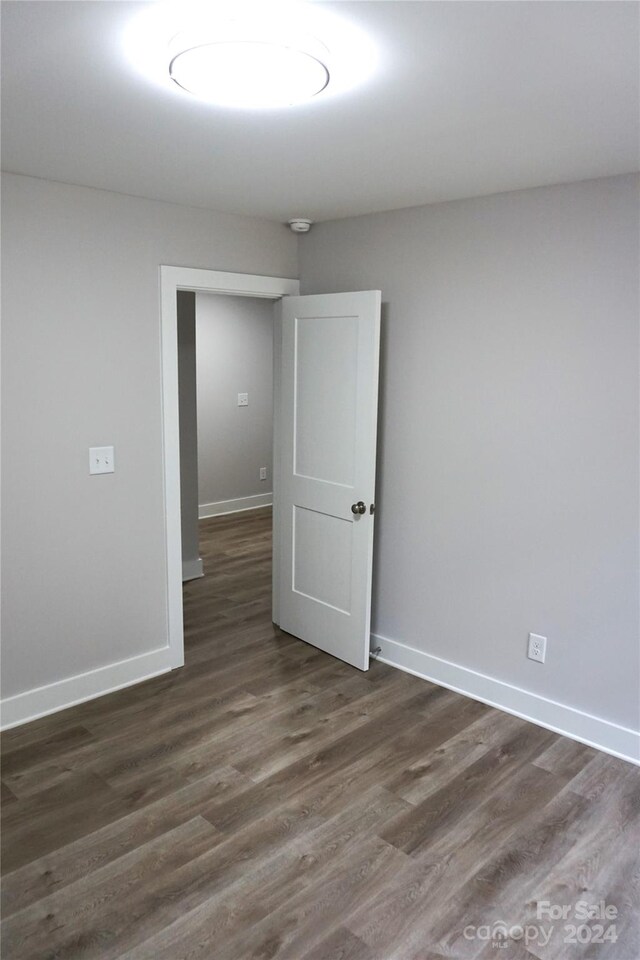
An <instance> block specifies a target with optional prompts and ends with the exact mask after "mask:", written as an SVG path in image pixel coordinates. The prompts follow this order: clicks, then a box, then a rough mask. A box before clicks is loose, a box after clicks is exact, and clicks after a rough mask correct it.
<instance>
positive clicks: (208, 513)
mask: <svg viewBox="0 0 640 960" xmlns="http://www.w3.org/2000/svg"><path fill="white" fill-rule="evenodd" d="M272 504H273V494H272V493H257V494H255V496H253V497H238V499H237V500H218V501H217V503H201V504H200V506H199V507H198V517H199V518H200V520H206V518H207V517H219V516H221V515H222V514H223V513H241V512H242V511H243V510H257V509H258V507H270V506H272Z"/></svg>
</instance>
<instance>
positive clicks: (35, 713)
mask: <svg viewBox="0 0 640 960" xmlns="http://www.w3.org/2000/svg"><path fill="white" fill-rule="evenodd" d="M177 666H180V664H178V663H176V662H175V654H174V652H173V651H172V650H171V649H170V648H169V647H161V648H160V649H159V650H151V651H150V652H149V653H143V654H140V656H137V657H130V658H129V659H128V660H120V661H118V662H117V663H110V664H108V665H107V666H106V667H99V668H98V669H97V670H89V671H88V672H87V673H81V674H78V676H75V677H68V678H67V679H66V680H58V681H56V682H55V683H49V684H47V685H46V686H44V687H36V688H34V689H33V690H26V691H25V692H24V693H19V694H17V695H16V696H15V697H5V699H4V700H2V701H0V716H1V717H2V723H1V727H2V729H3V730H8V729H9V728H10V727H17V726H19V725H20V724H22V723H28V722H29V721H30V720H37V719H38V717H45V716H47V714H49V713H57V712H58V711H59V710H66V708H67V707H73V706H75V705H76V704H78V703H84V702H85V701H86V700H93V699H94V698H95V697H102V696H104V695H105V694H106V693H113V692H114V691H116V690H120V689H122V688H123V687H130V686H132V685H133V684H134V683H140V682H141V681H142V680H149V679H151V677H156V676H158V675H159V674H161V673H168V671H169V670H172V669H173V668H174V667H177Z"/></svg>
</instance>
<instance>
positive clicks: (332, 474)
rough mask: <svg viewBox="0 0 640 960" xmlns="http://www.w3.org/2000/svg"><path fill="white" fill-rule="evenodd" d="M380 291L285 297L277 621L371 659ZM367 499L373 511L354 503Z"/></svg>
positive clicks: (324, 644) (356, 659)
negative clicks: (360, 509) (362, 509)
mask: <svg viewBox="0 0 640 960" xmlns="http://www.w3.org/2000/svg"><path fill="white" fill-rule="evenodd" d="M380 299H381V295H380V292H379V291H365V292H360V293H340V294H324V295H318V296H308V297H285V298H284V300H283V301H282V304H281V310H282V376H281V394H280V397H281V421H280V422H281V425H282V435H281V437H280V441H279V446H280V457H279V485H278V486H279V503H280V533H281V538H282V539H281V542H280V605H279V609H280V613H279V616H280V626H281V628H282V629H283V630H286V631H287V632H289V633H292V634H293V635H294V636H297V637H300V638H301V639H303V640H306V641H307V642H308V643H312V644H314V645H315V646H317V647H320V648H321V649H322V650H326V651H327V652H328V653H331V654H333V655H334V656H336V657H339V658H340V659H342V660H345V661H347V662H348V663H351V664H352V665H353V666H357V667H359V668H360V669H361V670H366V669H368V666H369V625H370V618H371V572H372V558H373V520H374V518H373V515H372V513H370V511H369V507H370V505H371V504H372V503H373V502H374V495H375V457H376V430H377V403H378V362H379V343H380ZM357 501H363V502H364V503H365V504H366V508H367V509H366V513H363V514H355V515H354V513H353V512H352V510H351V506H352V504H354V503H356V502H357Z"/></svg>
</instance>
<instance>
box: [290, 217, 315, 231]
mask: <svg viewBox="0 0 640 960" xmlns="http://www.w3.org/2000/svg"><path fill="white" fill-rule="evenodd" d="M288 223H289V226H290V227H291V229H292V230H293V232H294V233H309V230H311V224H312V223H313V220H308V219H307V218H306V217H292V218H291V220H289V221H288Z"/></svg>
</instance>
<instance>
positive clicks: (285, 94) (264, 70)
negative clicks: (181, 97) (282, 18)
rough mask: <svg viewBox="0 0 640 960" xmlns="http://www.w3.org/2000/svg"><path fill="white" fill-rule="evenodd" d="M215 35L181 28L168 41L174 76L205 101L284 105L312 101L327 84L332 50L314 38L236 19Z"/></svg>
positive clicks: (261, 106)
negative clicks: (204, 35) (169, 42)
mask: <svg viewBox="0 0 640 960" xmlns="http://www.w3.org/2000/svg"><path fill="white" fill-rule="evenodd" d="M211 34H212V35H211V36H210V37H206V38H203V36H202V33H199V34H198V35H194V34H190V33H185V32H182V33H179V34H177V35H176V36H175V37H174V38H173V40H172V41H171V44H170V62H169V75H170V77H171V79H172V80H173V81H174V82H175V83H177V84H178V86H179V87H182V89H183V90H186V91H187V92H188V93H192V94H193V95H194V96H196V97H198V98H199V99H201V100H206V101H208V102H210V103H216V104H219V105H221V106H226V107H244V108H249V109H265V108H269V107H285V106H292V105H293V104H296V103H302V102H303V101H305V100H310V99H311V98H312V97H315V96H316V95H317V94H318V93H321V92H322V91H323V90H324V89H325V87H326V86H327V84H328V83H329V78H330V74H329V60H330V57H329V51H328V50H327V48H326V47H325V46H324V44H322V43H320V42H319V41H318V40H316V39H315V38H314V37H310V36H305V35H296V34H294V33H292V32H285V31H282V30H274V29H273V28H272V27H271V26H270V25H262V26H260V25H258V26H256V25H255V24H247V23H243V22H237V21H236V22H232V23H228V24H221V25H220V26H218V27H217V28H216V29H214V30H213V31H211Z"/></svg>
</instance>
